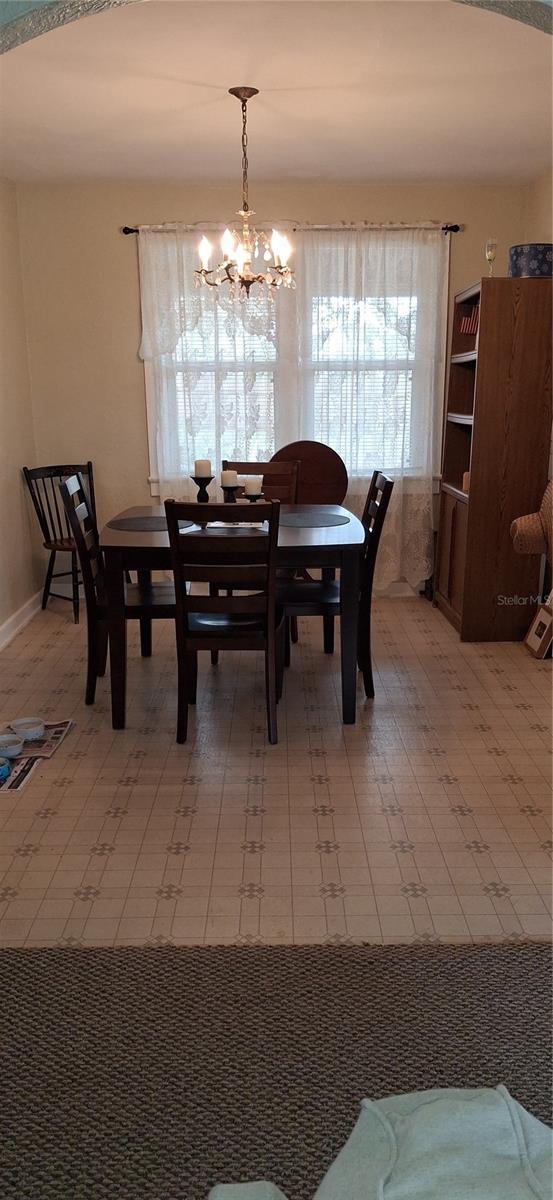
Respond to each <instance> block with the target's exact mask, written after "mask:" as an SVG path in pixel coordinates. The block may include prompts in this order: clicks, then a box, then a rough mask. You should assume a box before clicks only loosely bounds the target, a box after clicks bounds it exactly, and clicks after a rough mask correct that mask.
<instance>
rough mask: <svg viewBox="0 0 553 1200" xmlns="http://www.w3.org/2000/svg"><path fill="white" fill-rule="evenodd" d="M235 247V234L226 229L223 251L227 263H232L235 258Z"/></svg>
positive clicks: (222, 239)
mask: <svg viewBox="0 0 553 1200" xmlns="http://www.w3.org/2000/svg"><path fill="white" fill-rule="evenodd" d="M234 246H235V239H234V234H232V233H231V232H230V229H225V232H224V234H223V236H222V238H221V250H222V251H223V254H224V256H225V262H232V260H233V258H234Z"/></svg>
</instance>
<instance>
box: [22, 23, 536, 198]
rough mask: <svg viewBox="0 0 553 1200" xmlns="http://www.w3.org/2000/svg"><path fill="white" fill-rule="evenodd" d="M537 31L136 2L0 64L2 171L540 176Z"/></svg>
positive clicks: (97, 175)
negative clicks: (241, 89)
mask: <svg viewBox="0 0 553 1200" xmlns="http://www.w3.org/2000/svg"><path fill="white" fill-rule="evenodd" d="M551 80H552V69H551V39H550V38H549V37H548V36H547V34H544V33H540V32H538V31H537V30H535V29H532V28H530V27H528V26H525V25H522V24H519V23H518V22H516V21H512V20H508V19H506V18H504V17H502V16H497V15H496V14H494V13H491V12H488V11H483V10H480V9H477V8H473V7H470V6H468V5H461V4H453V3H450V2H449V0H367V2H365V0H354V2H352V3H350V2H349V0H323V2H321V0H306V2H303V0H293V2H290V0H281V2H280V3H275V2H273V0H242V2H239V3H237V2H235V0H222V2H221V0H200V2H189V0H149V2H148V3H143V4H130V5H129V6H128V7H122V8H114V9H110V10H107V11H103V12H100V13H98V14H97V15H94V16H90V17H86V18H85V19H83V20H80V21H76V22H74V23H73V24H69V25H65V26H63V27H61V28H59V29H56V30H53V31H52V32H50V33H47V34H45V35H43V36H42V37H38V38H36V39H35V40H34V41H30V42H27V43H26V44H24V45H22V46H18V47H17V48H16V49H14V50H12V51H10V52H9V53H7V54H5V55H4V56H3V57H2V59H0V84H1V97H2V114H1V119H2V125H1V143H2V174H4V175H7V176H8V177H10V178H12V179H26V180H36V179H60V178H65V179H142V180H151V179H160V178H163V179H166V180H181V179H182V180H189V181H212V182H216V181H219V180H234V179H235V178H236V176H237V174H239V170H240V109H239V106H238V104H237V101H236V100H234V99H233V98H232V97H230V96H228V95H227V88H228V87H231V86H232V85H234V84H241V83H246V84H253V85H255V86H256V87H258V88H260V89H261V95H260V96H258V97H256V98H255V99H254V100H253V101H252V102H251V105H250V108H249V136H250V177H251V180H252V182H254V181H255V180H256V179H265V180H269V179H271V180H274V179H281V180H291V179H329V180H340V179H348V180H359V181H361V180H367V181H370V180H374V181H400V180H410V181H411V180H421V181H424V180H443V181H447V180H490V181H493V180H496V179H497V180H505V181H507V180H513V181H521V180H526V179H531V178H534V177H536V176H537V175H539V174H540V173H541V172H543V171H544V170H546V169H547V166H548V163H549V158H550V145H551Z"/></svg>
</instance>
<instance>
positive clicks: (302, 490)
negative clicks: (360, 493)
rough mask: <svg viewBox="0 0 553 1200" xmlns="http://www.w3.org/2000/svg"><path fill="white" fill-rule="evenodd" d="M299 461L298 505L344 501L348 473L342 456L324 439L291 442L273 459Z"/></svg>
mask: <svg viewBox="0 0 553 1200" xmlns="http://www.w3.org/2000/svg"><path fill="white" fill-rule="evenodd" d="M296 461H297V462H298V463H299V468H298V491H297V496H296V504H341V503H342V500H343V499H344V496H345V494H346V492H347V490H348V473H347V471H346V467H345V463H344V462H342V459H341V458H340V455H339V454H337V453H336V451H335V450H333V449H332V448H331V446H325V444H324V442H310V441H302V442H290V444H289V445H288V446H282V447H281V449H280V450H277V452H276V454H273V457H272V459H271V462H296Z"/></svg>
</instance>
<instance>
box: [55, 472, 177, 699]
mask: <svg viewBox="0 0 553 1200" xmlns="http://www.w3.org/2000/svg"><path fill="white" fill-rule="evenodd" d="M59 490H60V495H61V499H62V503H63V507H64V512H65V513H66V515H67V521H68V524H69V528H70V530H71V535H72V537H73V539H74V542H75V546H76V552H77V554H78V556H79V563H80V567H81V574H82V578H83V585H84V594H85V600H86V620H87V632H88V666H87V673H86V692H85V704H94V697H95V695H96V683H97V680H98V676H99V675H104V674H105V670H106V658H107V649H108V625H107V605H106V597H105V584H104V560H103V556H102V551H101V550H100V545H99V541H98V530H97V528H96V521H95V519H94V514H93V512H92V508H91V506H90V501H89V498H88V495H87V493H86V490H85V486H84V481H83V479H82V476H81V475H79V474H76V475H71V476H70V477H69V479H66V480H65V481H64V482H63V483H61V484H60V489H59ZM125 588H126V592H125V617H126V618H127V620H136V621H140V642H141V649H142V654H143V656H144V657H148V656H149V654H151V636H150V632H151V621H152V619H155V618H158V619H161V620H171V619H173V618H174V616H175V593H174V590H173V585H172V584H171V583H161V584H160V583H154V584H152V583H148V584H145V583H143V582H139V583H138V584H134V583H133V584H131V583H127V582H126V583H125Z"/></svg>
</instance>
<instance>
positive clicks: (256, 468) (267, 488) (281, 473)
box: [222, 458, 299, 504]
mask: <svg viewBox="0 0 553 1200" xmlns="http://www.w3.org/2000/svg"><path fill="white" fill-rule="evenodd" d="M298 466H299V463H297V462H280V461H279V462H230V461H229V460H228V459H226V458H225V459H223V463H222V469H223V471H236V472H237V474H238V475H262V476H263V495H264V498H265V500H280V502H281V503H282V504H295V503H296V493H297V490H298Z"/></svg>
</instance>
